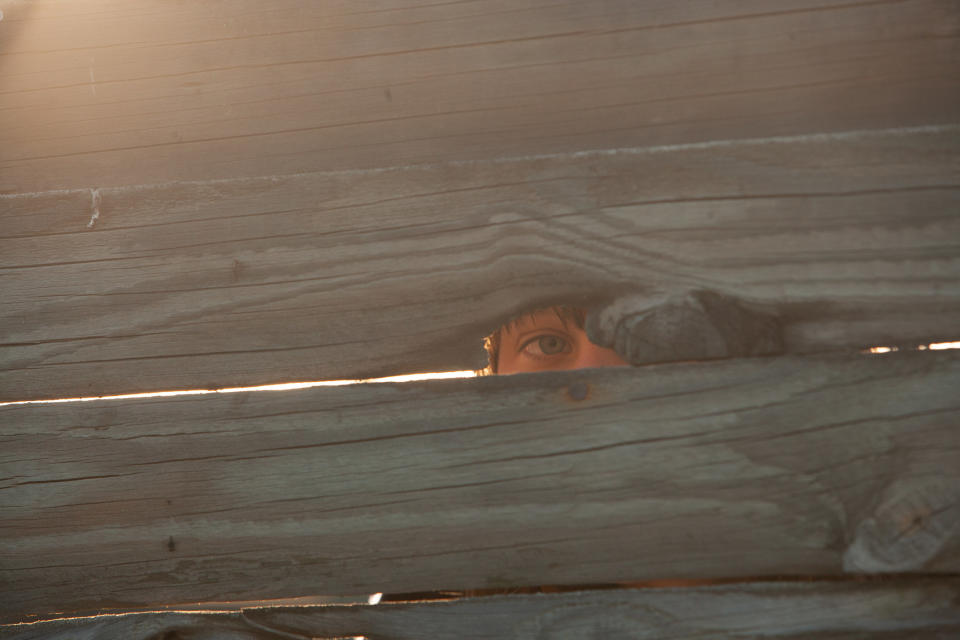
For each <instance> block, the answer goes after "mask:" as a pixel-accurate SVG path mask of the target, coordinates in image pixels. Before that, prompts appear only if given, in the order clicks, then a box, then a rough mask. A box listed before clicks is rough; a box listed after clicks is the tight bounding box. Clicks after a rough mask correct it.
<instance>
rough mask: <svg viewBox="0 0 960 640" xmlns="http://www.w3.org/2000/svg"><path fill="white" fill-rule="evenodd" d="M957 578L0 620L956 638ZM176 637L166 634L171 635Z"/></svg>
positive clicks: (310, 629) (214, 636) (23, 638)
mask: <svg viewBox="0 0 960 640" xmlns="http://www.w3.org/2000/svg"><path fill="white" fill-rule="evenodd" d="M958 605H960V584H958V581H957V579H956V578H934V579H931V578H925V579H919V580H918V579H898V580H890V581H887V582H883V583H873V584H869V583H849V582H848V583H828V582H819V583H758V584H738V585H725V586H709V587H696V588H674V589H622V590H611V591H600V590H593V591H577V592H572V593H562V594H561V593H542V594H515V595H504V596H492V597H483V598H465V599H460V600H449V601H441V602H416V603H396V604H381V605H378V606H352V607H343V606H336V607H293V608H255V609H246V610H244V611H238V612H233V613H217V614H189V613H146V614H130V615H123V616H117V617H101V618H87V619H74V620H65V621H50V622H41V623H35V624H32V625H25V626H19V627H0V638H4V639H5V640H39V639H41V638H42V639H43V640H95V639H99V638H125V639H126V640H148V639H153V638H166V639H169V640H177V639H179V638H193V637H198V635H193V634H199V637H202V638H204V639H205V640H228V639H229V640H233V639H244V640H246V639H256V640H279V639H281V638H283V639H289V638H297V639H307V638H318V639H322V638H343V637H352V636H359V635H363V636H364V637H366V638H370V639H371V640H383V639H390V640H422V639H423V638H435V639H438V640H440V639H445V638H449V639H450V640H460V639H462V638H471V639H472V640H506V639H513V640H538V639H547V638H550V639H556V640H562V639H566V638H569V639H571V640H572V639H574V638H576V639H578V640H580V639H583V638H617V639H624V640H626V639H628V638H662V639H665V640H668V639H671V638H677V639H680V638H690V637H709V638H717V639H718V640H738V639H741V638H744V637H749V638H786V639H789V640H793V639H796V640H800V639H806V638H814V639H816V640H828V639H836V640H854V639H860V638H862V639H864V640H866V639H868V638H870V639H873V638H891V639H892V638H902V637H910V638H923V639H924V640H927V639H929V640H933V639H943V640H947V639H948V638H953V637H956V635H957V634H958V633H960V606H958ZM164 634H170V635H164Z"/></svg>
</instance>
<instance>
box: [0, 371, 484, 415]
mask: <svg viewBox="0 0 960 640" xmlns="http://www.w3.org/2000/svg"><path fill="white" fill-rule="evenodd" d="M476 375H477V372H476V371H473V370H464V371H439V372H435V373H407V374H403V375H399V376H387V377H385V378H358V379H354V380H314V381H312V382H281V383H277V384H261V385H257V386H254V387H224V388H222V389H183V390H181V391H148V392H144V393H125V394H120V395H115V396H86V397H79V398H55V399H51V400H14V401H11V402H0V407H5V406H7V405H14V404H53V403H58V402H91V401H93V400H131V399H135V398H165V397H170V396H203V395H209V394H212V393H241V392H244V391H289V390H291V389H309V388H311V387H345V386H348V385H353V384H379V383H382V382H415V381H419V380H450V379H453V378H473V377H476Z"/></svg>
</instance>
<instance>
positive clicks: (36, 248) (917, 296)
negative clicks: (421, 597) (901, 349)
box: [0, 125, 960, 400]
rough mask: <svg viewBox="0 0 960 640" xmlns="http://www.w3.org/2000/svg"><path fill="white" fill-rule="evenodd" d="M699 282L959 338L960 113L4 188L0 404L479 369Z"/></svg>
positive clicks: (810, 335)
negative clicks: (635, 300)
mask: <svg viewBox="0 0 960 640" xmlns="http://www.w3.org/2000/svg"><path fill="white" fill-rule="evenodd" d="M690 288H698V289H705V290H709V291H714V292H717V293H720V294H725V295H729V296H732V297H734V298H736V299H738V300H744V301H746V302H749V303H753V304H758V305H760V306H761V307H766V308H768V310H769V311H771V312H772V313H776V314H777V315H779V316H780V317H781V318H782V319H783V322H784V331H785V334H784V339H785V346H786V349H787V351H789V352H794V353H797V352H811V351H817V350H824V349H836V348H842V349H851V348H856V349H862V348H865V347H869V346H873V345H878V344H879V345H887V344H904V343H906V344H910V343H912V344H916V343H919V342H924V341H930V340H944V339H957V338H958V337H960V335H958V333H957V327H960V126H957V125H952V126H944V127H934V128H930V129H909V130H895V131H888V130H885V131H880V132H861V133H844V134H837V135H824V136H801V137H799V138H782V139H763V140H752V141H734V142H729V143H722V142H714V143H706V144H703V145H692V146H681V147H667V148H663V147H657V148H644V149H631V150H620V151H615V152H613V151H611V152H600V153H587V154H574V155H561V156H544V157H539V158H530V159H522V160H503V161H491V162H471V163H452V164H451V163H447V164H439V165H433V166H425V167H418V168H406V169H393V170H382V171H372V172H341V173H316V174H304V175H296V176H283V177H272V178H255V179H238V180H226V181H219V182H194V183H175V184H165V185H153V186H139V187H121V188H116V189H106V188H104V189H99V190H96V191H94V192H91V191H89V190H78V191H63V192H56V193H46V194H39V195H34V196H0V290H2V297H3V304H2V305H0V335H2V337H0V400H26V399H34V398H43V397H46V398H50V397H71V396H83V395H103V394H110V393H124V392H136V391H155V390H160V389H183V388H198V387H199V388H218V387H228V386H235V385H255V384H265V383H273V382H285V381H291V380H318V379H326V378H355V377H371V376H381V375H393V374H398V373H410V372H418V371H442V370H450V369H463V368H473V367H479V366H482V365H483V364H484V362H485V361H484V357H483V353H482V349H481V347H480V338H481V336H483V335H485V334H486V333H488V332H489V331H491V330H493V329H495V328H496V327H497V326H499V325H500V323H502V322H503V321H504V320H507V319H508V318H509V317H511V316H512V315H514V314H515V313H517V312H518V311H521V310H523V309H524V308H528V307H529V306H530V305H534V304H539V303H555V302H568V303H569V302H577V303H588V302H590V301H591V300H594V299H597V298H598V297H606V296H611V295H618V294H619V293H621V292H623V293H631V292H633V293H636V292H639V293H641V294H644V295H646V294H647V293H650V294H651V295H654V294H657V295H659V294H661V293H663V292H667V293H669V292H671V291H674V290H687V289H690Z"/></svg>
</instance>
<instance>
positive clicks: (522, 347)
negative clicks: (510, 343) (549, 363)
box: [517, 333, 571, 360]
mask: <svg viewBox="0 0 960 640" xmlns="http://www.w3.org/2000/svg"><path fill="white" fill-rule="evenodd" d="M546 337H553V338H556V339H557V340H560V341H561V342H563V345H564V348H563V350H562V351H560V352H559V353H545V354H543V355H537V354H535V353H529V352H527V347H528V346H530V345H531V344H533V343H534V342H538V341H539V340H541V339H542V338H546ZM570 345H571V340H570V339H569V338H566V337H564V336H561V335H557V334H555V333H538V334H537V335H535V336H533V337H532V338H530V339H529V340H526V341H525V342H524V343H523V344H522V345H520V347H519V348H518V349H517V352H518V353H522V354H524V355H525V356H526V357H528V358H534V359H535V360H548V359H550V358H555V357H556V356H560V355H564V354H565V353H568V352H569V351H570ZM541 351H542V349H541Z"/></svg>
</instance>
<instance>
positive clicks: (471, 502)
mask: <svg viewBox="0 0 960 640" xmlns="http://www.w3.org/2000/svg"><path fill="white" fill-rule="evenodd" d="M958 387H960V354H957V353H953V352H941V353H936V352H915V353H900V354H887V355H883V356H866V355H856V356H838V355H834V356H818V357H813V356H805V357H797V356H791V357H780V358H752V359H745V360H733V361H718V362H713V363H687V364H672V365H656V366H650V367H643V368H636V369H634V368H621V369H603V370H583V371H569V372H556V373H551V374H535V375H530V374H528V375H518V376H498V377H489V378H478V379H472V380H459V381H445V382H441V381H433V382H430V383H408V384H384V385H357V386H352V387H340V388H333V389H309V390H300V391H289V392H259V393H250V392H245V393H237V394H221V395H216V396H203V397H178V398H150V399H138V400H124V401H98V402H86V403H68V404H58V405H43V406H7V407H0V440H2V444H3V446H2V447H0V463H2V466H3V469H4V476H5V477H4V478H3V479H2V484H0V513H2V514H3V516H2V521H0V571H2V574H3V580H2V582H0V589H2V591H0V619H2V620H3V621H6V622H10V621H14V620H25V619H30V618H31V616H41V617H42V616H44V615H50V614H52V613H54V612H65V613H66V612H84V611H87V612H91V611H93V612H96V611H100V610H102V609H103V608H110V607H113V608H131V607H137V608H140V607H147V606H151V605H158V604H171V603H176V602H204V601H230V600H250V599H263V598H285V597H296V596H307V595H318V594H349V593H357V594H364V593H372V592H377V591H382V592H388V593H391V592H392V593H404V592H411V591H420V590H435V589H439V590H443V589H453V590H458V589H483V588H505V587H519V586H526V585H541V584H599V583H610V582H621V581H637V580H652V579H668V578H714V577H717V578H724V577H736V576H741V577H749V576H772V575H796V574H805V575H828V574H840V573H841V572H843V571H868V572H885V571H892V572H904V571H908V572H918V571H923V572H954V573H955V572H958V571H960V440H958V434H960V428H958V427H960V396H958V395H957V393H956V389H957V388H958ZM572 389H576V390H577V392H576V393H573V392H572ZM583 391H586V393H583Z"/></svg>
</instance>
